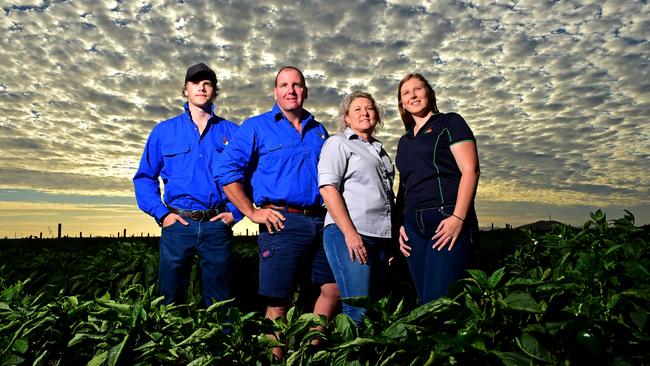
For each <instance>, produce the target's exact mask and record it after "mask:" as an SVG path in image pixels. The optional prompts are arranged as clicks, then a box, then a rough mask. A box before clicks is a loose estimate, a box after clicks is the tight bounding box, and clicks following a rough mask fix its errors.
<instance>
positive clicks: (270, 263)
mask: <svg viewBox="0 0 650 366" xmlns="http://www.w3.org/2000/svg"><path fill="white" fill-rule="evenodd" d="M282 214H283V215H284V217H285V218H286V220H285V221H284V228H283V229H282V230H280V231H278V232H274V233H273V234H269V233H268V232H267V228H266V225H260V235H259V236H258V237H257V243H258V245H259V257H260V286H259V294H260V295H262V296H266V297H272V298H278V299H285V298H288V297H291V296H293V294H294V293H295V292H296V289H297V287H298V284H299V283H300V282H301V280H302V279H303V276H310V278H311V283H312V284H318V285H322V284H325V283H334V281H335V279H334V276H333V275H332V269H331V268H330V266H329V264H328V263H327V257H325V252H324V251H323V218H322V217H314V216H305V215H303V214H299V213H291V212H282Z"/></svg>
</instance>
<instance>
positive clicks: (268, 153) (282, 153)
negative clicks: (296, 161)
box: [264, 142, 291, 163]
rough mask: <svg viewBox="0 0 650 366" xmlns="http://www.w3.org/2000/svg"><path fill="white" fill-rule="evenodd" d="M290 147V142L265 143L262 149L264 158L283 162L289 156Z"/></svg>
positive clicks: (274, 161) (269, 160)
mask: <svg viewBox="0 0 650 366" xmlns="http://www.w3.org/2000/svg"><path fill="white" fill-rule="evenodd" d="M290 148H291V144H290V143H286V142H277V143H269V144H266V145H265V149H264V160H266V161H268V162H273V163H282V162H285V160H286V159H288V158H290V157H291V154H290V151H289V149H290Z"/></svg>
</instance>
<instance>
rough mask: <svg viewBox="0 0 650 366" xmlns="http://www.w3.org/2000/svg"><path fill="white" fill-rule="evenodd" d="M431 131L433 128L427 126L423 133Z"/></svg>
mask: <svg viewBox="0 0 650 366" xmlns="http://www.w3.org/2000/svg"><path fill="white" fill-rule="evenodd" d="M431 131H433V128H431V127H429V128H427V129H426V130H424V133H425V134H426V133H431Z"/></svg>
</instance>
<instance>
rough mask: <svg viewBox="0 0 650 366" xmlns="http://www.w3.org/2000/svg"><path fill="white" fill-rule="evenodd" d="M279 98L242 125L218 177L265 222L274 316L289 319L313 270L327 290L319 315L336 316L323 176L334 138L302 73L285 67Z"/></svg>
mask: <svg viewBox="0 0 650 366" xmlns="http://www.w3.org/2000/svg"><path fill="white" fill-rule="evenodd" d="M273 94H274V97H275V101H276V104H275V105H274V106H273V109H272V110H271V111H269V112H266V113H263V114H261V115H259V116H255V117H251V118H250V119H248V120H246V121H244V123H242V125H241V127H240V128H239V130H238V131H237V134H236V135H235V136H234V137H233V139H232V141H231V143H230V145H229V146H228V148H227V149H226V151H225V152H224V154H223V156H222V157H221V163H220V164H219V167H217V177H218V179H219V181H220V182H221V184H222V185H223V189H224V191H225V192H226V195H227V196H228V198H229V199H230V201H232V203H234V204H235V205H236V206H237V207H238V208H239V210H240V211H241V212H242V213H243V214H244V215H246V216H247V217H248V218H249V219H251V221H253V222H255V223H258V224H260V234H259V238H258V244H259V255H260V272H259V273H260V283H259V293H260V295H263V296H266V297H267V299H268V304H267V305H268V306H267V310H266V317H267V318H270V319H275V318H277V317H279V316H281V315H283V314H285V312H286V311H287V309H288V308H289V307H290V306H291V299H292V297H293V294H294V292H295V290H296V287H297V283H298V279H299V277H298V276H299V275H301V274H302V273H301V271H302V270H303V269H307V270H309V271H310V276H311V281H312V283H314V284H317V285H320V295H319V297H318V299H317V300H316V303H315V305H314V313H317V314H323V315H325V316H327V317H328V318H331V317H332V315H333V313H334V311H335V310H336V308H337V306H338V288H337V287H336V283H335V279H334V275H333V274H332V270H331V268H330V267H329V264H328V262H327V258H326V256H325V252H324V250H323V244H322V233H323V219H324V216H325V209H324V208H323V206H322V198H321V197H320V194H319V191H318V170H317V166H318V158H319V155H320V150H321V147H322V146H323V143H324V142H325V140H326V139H327V137H328V134H327V131H326V130H325V127H323V125H321V124H320V123H318V122H317V121H316V120H315V119H314V116H312V115H311V114H310V113H309V112H307V111H306V110H304V109H303V108H302V105H303V102H304V100H305V99H307V86H306V85H305V77H304V76H303V74H302V72H301V71H300V70H299V69H297V68H295V67H293V66H286V67H283V68H282V69H280V71H279V72H278V74H277V75H276V78H275V87H274V89H273ZM249 194H250V195H249ZM253 202H254V203H255V205H253ZM303 266H305V267H307V268H301V267H303Z"/></svg>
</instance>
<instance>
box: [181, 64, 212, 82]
mask: <svg viewBox="0 0 650 366" xmlns="http://www.w3.org/2000/svg"><path fill="white" fill-rule="evenodd" d="M197 80H210V81H211V82H212V83H213V84H214V85H217V75H216V74H215V73H214V71H212V69H211V68H210V67H208V65H206V64H204V63H203V62H200V63H198V64H196V65H192V66H190V67H189V68H188V69H187V73H186V74H185V82H186V83H187V82H188V81H197Z"/></svg>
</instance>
